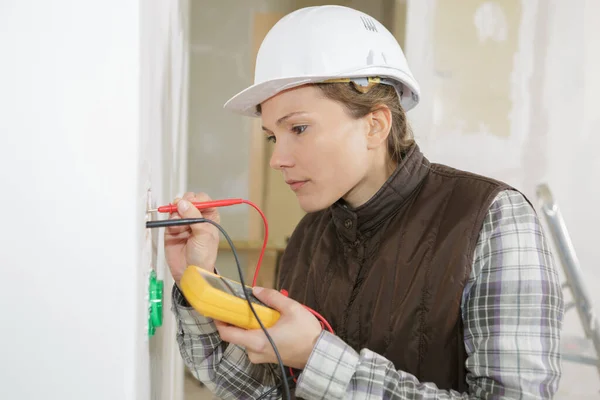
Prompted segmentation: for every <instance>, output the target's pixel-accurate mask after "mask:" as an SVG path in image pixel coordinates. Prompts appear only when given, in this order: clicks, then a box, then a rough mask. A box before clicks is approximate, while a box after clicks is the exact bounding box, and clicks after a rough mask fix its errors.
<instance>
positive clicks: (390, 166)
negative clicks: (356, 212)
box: [343, 154, 398, 208]
mask: <svg viewBox="0 0 600 400" xmlns="http://www.w3.org/2000/svg"><path fill="white" fill-rule="evenodd" d="M378 160H380V161H379V162H374V163H373V165H372V167H371V168H370V169H369V170H368V171H367V174H366V175H365V177H364V178H363V179H362V180H361V181H360V182H359V183H358V184H357V185H356V186H354V187H353V188H352V189H351V190H350V191H349V192H348V193H346V195H345V196H344V197H343V200H344V201H345V202H346V203H347V204H348V205H349V206H350V207H351V208H357V207H360V206H362V205H363V204H365V203H366V202H367V201H369V199H371V197H373V196H374V195H375V193H377V191H378V190H379V189H381V187H382V186H383V184H384V183H385V182H386V181H387V180H388V179H389V177H390V176H391V175H392V173H393V172H394V171H395V170H396V167H397V166H398V163H397V162H396V161H393V160H392V159H391V158H390V157H389V156H388V155H387V154H386V156H385V157H378Z"/></svg>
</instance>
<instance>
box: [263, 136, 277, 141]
mask: <svg viewBox="0 0 600 400" xmlns="http://www.w3.org/2000/svg"><path fill="white" fill-rule="evenodd" d="M265 139H266V140H267V142H269V143H275V142H276V141H277V140H276V139H275V135H270V136H267V137H266V138H265Z"/></svg>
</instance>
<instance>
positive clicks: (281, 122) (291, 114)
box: [262, 111, 307, 132]
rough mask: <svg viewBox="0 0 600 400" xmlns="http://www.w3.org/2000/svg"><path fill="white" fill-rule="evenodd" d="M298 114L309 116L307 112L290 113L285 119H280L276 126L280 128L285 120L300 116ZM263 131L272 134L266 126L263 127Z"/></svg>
mask: <svg viewBox="0 0 600 400" xmlns="http://www.w3.org/2000/svg"><path fill="white" fill-rule="evenodd" d="M298 114H307V112H306V111H294V112H291V113H289V114H287V115H284V116H283V117H281V118H279V119H278V120H277V122H276V123H275V124H276V125H277V126H279V125H281V124H283V123H284V122H285V120H287V119H289V118H291V117H293V116H294V115H298ZM262 129H263V131H267V132H271V130H269V129H267V128H265V127H264V126H263V127H262Z"/></svg>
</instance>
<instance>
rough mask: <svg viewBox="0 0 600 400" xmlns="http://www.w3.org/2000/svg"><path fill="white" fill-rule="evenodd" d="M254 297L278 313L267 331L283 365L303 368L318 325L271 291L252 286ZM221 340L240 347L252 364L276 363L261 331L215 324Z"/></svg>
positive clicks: (310, 350) (314, 320) (319, 327)
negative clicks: (277, 316) (279, 314)
mask: <svg viewBox="0 0 600 400" xmlns="http://www.w3.org/2000/svg"><path fill="white" fill-rule="evenodd" d="M253 293H254V295H255V296H256V297H257V298H258V299H259V300H260V301H262V302H263V303H265V304H266V305H268V306H270V307H272V308H274V309H276V310H277V311H279V312H280V313H281V316H280V317H279V320H278V321H277V322H276V323H275V325H273V326H272V327H271V328H269V329H267V331H268V332H269V335H270V336H271V338H272V339H273V342H275V345H276V346H277V350H278V351H279V355H280V356H281V359H282V360H283V363H284V365H286V366H288V367H292V368H296V369H304V367H305V366H306V363H307V362H308V358H309V356H310V354H311V353H312V350H313V348H314V347H315V344H316V342H317V339H318V338H319V336H320V335H321V330H322V329H321V324H320V323H319V321H318V320H317V318H315V316H313V315H312V314H311V313H310V312H309V311H308V310H306V309H305V308H304V307H303V306H302V304H300V303H298V302H297V301H294V300H292V299H290V298H288V297H286V296H284V295H283V294H281V293H279V292H278V291H276V290H273V289H263V288H259V287H254V289H253ZM215 324H216V325H217V329H218V330H219V334H220V335H221V339H223V340H224V341H226V342H229V343H232V344H237V345H239V346H243V347H244V348H245V349H246V352H247V353H248V357H249V358H250V361H251V362H252V363H254V364H261V363H277V357H275V352H274V351H273V347H271V343H269V340H268V339H267V337H266V336H265V334H264V332H263V331H262V329H252V330H245V329H241V328H238V327H235V326H232V325H228V324H226V323H224V322H220V321H215Z"/></svg>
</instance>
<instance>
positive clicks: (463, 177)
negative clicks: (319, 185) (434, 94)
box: [279, 145, 510, 392]
mask: <svg viewBox="0 0 600 400" xmlns="http://www.w3.org/2000/svg"><path fill="white" fill-rule="evenodd" d="M504 189H510V188H509V187H508V186H507V185H505V184H502V183H500V182H497V181H494V180H492V179H488V178H485V177H481V176H477V175H474V174H471V173H467V172H463V171H458V170H455V169H453V168H450V167H447V166H443V165H437V164H430V163H429V162H428V160H427V159H426V158H425V157H424V156H423V154H422V153H421V152H420V150H419V148H418V146H416V145H415V146H413V147H412V149H411V150H410V151H409V153H408V154H407V155H406V157H405V158H404V160H403V162H402V163H401V164H400V165H399V166H398V168H397V169H396V171H395V172H394V173H393V174H392V176H391V177H390V178H389V179H388V181H387V182H386V183H385V184H384V185H383V187H382V188H381V189H380V190H379V191H378V192H377V193H376V194H375V195H374V196H373V198H371V199H370V200H369V201H368V202H367V203H366V204H364V205H362V206H360V207H358V208H356V209H350V208H348V207H346V206H345V205H344V204H343V203H342V202H338V203H336V204H334V205H333V206H331V207H329V208H327V209H326V210H323V211H319V212H315V213H310V214H307V215H306V216H305V217H304V218H303V219H302V221H300V223H299V224H298V226H297V227H296V229H295V231H294V233H293V235H292V237H291V238H290V240H289V243H288V245H287V248H286V251H285V254H284V255H283V257H282V261H281V267H280V276H279V288H280V289H286V290H288V291H289V295H290V297H291V298H293V299H295V300H297V301H299V302H301V303H303V304H306V305H308V306H309V307H311V308H313V309H315V310H316V311H318V312H319V313H321V314H322V315H323V316H324V317H325V318H326V319H327V320H328V321H329V323H330V324H331V325H332V328H333V329H334V331H335V333H336V335H338V336H339V337H340V338H342V339H343V340H344V341H345V342H346V343H347V344H349V345H350V346H351V347H352V348H354V349H355V350H356V351H358V352H360V350H361V349H363V348H368V349H370V350H372V351H374V352H376V353H378V354H381V355H383V356H385V357H386V358H387V359H388V360H390V361H392V362H393V363H394V366H395V368H396V369H398V370H403V371H405V372H408V373H411V374H413V375H414V376H416V377H417V378H418V379H419V380H420V381H421V382H433V383H435V384H436V385H437V386H438V387H439V388H440V389H446V390H448V389H454V390H458V391H461V392H463V391H466V390H467V384H466V379H465V378H466V376H465V375H466V370H465V360H466V352H465V347H464V340H463V339H464V338H463V324H462V317H461V298H462V294H463V288H464V286H465V283H466V281H467V279H468V277H469V275H470V272H471V265H472V262H473V254H474V250H475V246H476V243H477V239H478V235H479V232H480V230H481V227H482V224H483V219H484V217H485V216H486V214H487V212H488V210H489V207H490V205H491V203H492V201H493V200H494V198H495V196H496V195H497V194H498V192H499V191H501V190H504Z"/></svg>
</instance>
